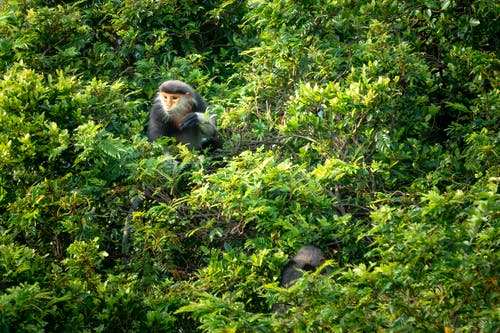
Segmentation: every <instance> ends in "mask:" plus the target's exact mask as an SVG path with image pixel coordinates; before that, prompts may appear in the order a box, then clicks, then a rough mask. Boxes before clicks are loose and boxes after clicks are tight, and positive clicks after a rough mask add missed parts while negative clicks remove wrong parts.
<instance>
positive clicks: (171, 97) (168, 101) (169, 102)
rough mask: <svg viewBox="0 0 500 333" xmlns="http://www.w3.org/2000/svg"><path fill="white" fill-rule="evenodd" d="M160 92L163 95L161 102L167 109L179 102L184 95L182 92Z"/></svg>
mask: <svg viewBox="0 0 500 333" xmlns="http://www.w3.org/2000/svg"><path fill="white" fill-rule="evenodd" d="M160 94H161V95H162V96H163V103H164V105H165V107H166V108H167V110H170V109H172V108H174V107H175V106H177V104H179V102H180V100H181V99H182V97H183V96H184V95H183V94H170V93H166V92H163V91H161V92H160Z"/></svg>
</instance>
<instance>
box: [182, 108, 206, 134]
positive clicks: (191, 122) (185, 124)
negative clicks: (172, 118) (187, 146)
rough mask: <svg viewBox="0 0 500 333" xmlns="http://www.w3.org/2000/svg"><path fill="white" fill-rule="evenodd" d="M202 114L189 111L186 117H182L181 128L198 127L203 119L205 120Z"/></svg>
mask: <svg viewBox="0 0 500 333" xmlns="http://www.w3.org/2000/svg"><path fill="white" fill-rule="evenodd" d="M200 115H201V118H202V119H200V116H199V115H198V112H190V113H188V114H187V115H186V116H185V117H184V118H182V121H181V125H180V130H181V131H182V130H185V129H187V128H193V127H198V126H200V123H201V121H202V120H203V113H200Z"/></svg>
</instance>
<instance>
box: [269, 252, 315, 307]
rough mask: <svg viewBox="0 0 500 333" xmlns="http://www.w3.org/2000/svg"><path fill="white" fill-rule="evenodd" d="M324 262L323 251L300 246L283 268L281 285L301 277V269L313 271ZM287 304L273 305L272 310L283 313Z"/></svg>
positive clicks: (292, 282)
mask: <svg viewBox="0 0 500 333" xmlns="http://www.w3.org/2000/svg"><path fill="white" fill-rule="evenodd" d="M324 263H325V255H324V254H323V251H321V250H320V249H318V248H317V247H316V246H313V245H304V246H302V247H301V248H300V249H299V251H298V252H297V254H296V255H295V257H293V258H292V260H290V261H289V262H288V264H287V265H286V267H285V269H284V270H283V275H282V277H281V284H280V286H281V287H284V288H288V287H291V286H292V285H293V284H294V283H295V281H296V280H297V279H299V278H301V277H302V271H310V272H312V271H315V270H316V269H317V268H319V267H320V266H321V265H323V264H324ZM288 308H289V306H288V305H286V304H284V303H277V304H274V305H273V308H272V311H273V312H278V313H281V314H283V313H285V312H286V311H287V310H288Z"/></svg>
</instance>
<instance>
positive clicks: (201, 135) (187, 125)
mask: <svg viewBox="0 0 500 333" xmlns="http://www.w3.org/2000/svg"><path fill="white" fill-rule="evenodd" d="M206 109H207V103H206V102H205V100H204V99H203V97H201V96H200V95H199V94H198V93H197V92H196V91H195V90H194V89H193V88H192V87H191V86H190V85H188V84H187V83H185V82H183V81H179V80H169V81H165V82H163V83H162V84H161V85H160V87H159V88H158V92H157V94H156V97H155V98H154V100H153V107H152V110H151V114H150V117H149V123H148V131H147V137H148V139H149V141H151V142H152V141H155V140H156V139H158V138H160V137H162V136H168V137H173V138H175V139H176V141H177V142H180V143H184V144H186V145H187V146H188V147H189V148H190V149H198V150H200V149H201V150H203V149H205V148H207V147H208V148H219V146H220V143H219V142H218V140H217V139H216V125H215V118H214V117H213V116H205V111H206Z"/></svg>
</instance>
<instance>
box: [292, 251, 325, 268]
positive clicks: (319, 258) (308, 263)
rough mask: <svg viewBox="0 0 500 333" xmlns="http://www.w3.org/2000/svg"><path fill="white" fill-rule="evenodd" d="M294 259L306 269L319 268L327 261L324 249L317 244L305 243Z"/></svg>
mask: <svg viewBox="0 0 500 333" xmlns="http://www.w3.org/2000/svg"><path fill="white" fill-rule="evenodd" d="M292 260H293V261H294V262H296V263H297V264H298V265H300V266H301V267H302V268H304V269H305V270H312V268H318V267H319V266H321V265H323V263H324V262H325V255H324V254H323V251H321V250H320V249H318V248H317V247H316V246H312V245H304V246H302V247H301V248H300V249H299V251H298V252H297V254H296V255H295V257H293V259H292ZM308 268H309V269H308Z"/></svg>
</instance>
